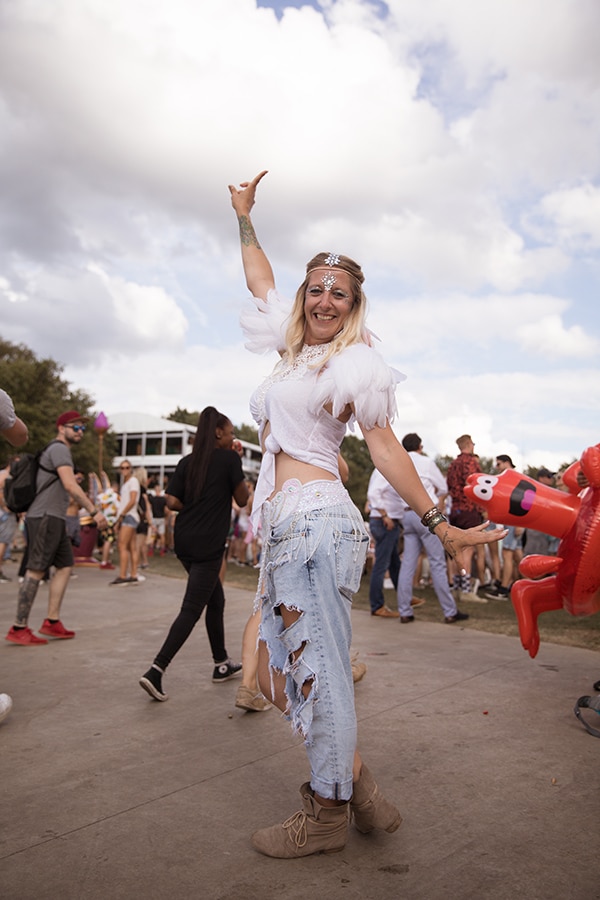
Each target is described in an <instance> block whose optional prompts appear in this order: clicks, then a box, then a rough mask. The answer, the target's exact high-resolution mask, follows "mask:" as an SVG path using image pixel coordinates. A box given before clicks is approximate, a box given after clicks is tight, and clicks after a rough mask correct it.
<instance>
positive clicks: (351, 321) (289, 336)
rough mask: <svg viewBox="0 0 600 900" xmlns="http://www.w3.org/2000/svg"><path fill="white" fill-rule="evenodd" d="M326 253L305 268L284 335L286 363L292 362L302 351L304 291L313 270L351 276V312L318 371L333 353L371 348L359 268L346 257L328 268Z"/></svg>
mask: <svg viewBox="0 0 600 900" xmlns="http://www.w3.org/2000/svg"><path fill="white" fill-rule="evenodd" d="M330 256H331V254H329V253H317V255H316V256H313V258H312V259H311V260H310V261H309V262H308V263H307V264H306V277H305V279H304V281H303V282H302V284H301V285H300V287H299V288H298V290H297V292H296V299H295V300H294V305H293V307H292V312H291V313H290V319H289V324H288V326H287V330H286V333H285V345H286V354H285V358H286V361H287V362H293V361H294V360H295V359H296V357H297V356H298V354H299V353H300V351H301V350H302V347H303V346H304V333H305V330H306V316H305V314H304V300H305V295H306V288H307V286H308V281H309V278H310V276H311V274H312V272H313V271H314V270H315V269H328V270H330V271H332V272H335V270H336V269H341V270H342V271H343V272H346V274H347V275H349V276H350V284H351V287H352V294H353V297H352V309H351V311H350V314H349V316H348V318H347V319H346V321H345V322H344V325H343V328H342V329H341V331H339V333H338V334H336V336H335V337H334V338H333V340H332V341H331V343H330V345H329V350H328V352H327V353H326V354H325V356H323V357H321V359H320V360H319V362H318V367H319V368H320V367H321V366H324V365H325V363H326V362H327V361H328V360H329V359H331V357H332V356H334V355H335V354H336V353H341V352H342V350H345V349H346V347H349V346H350V345H351V344H370V341H369V336H368V332H367V328H366V325H365V320H366V317H367V298H366V296H365V292H364V291H363V289H362V284H363V281H364V280H365V276H364V275H363V271H362V269H361V267H360V266H359V264H358V263H357V262H355V261H354V260H353V259H350V257H349V256H342V255H339V256H338V257H337V262H336V263H335V265H334V266H330V265H327V264H326V262H325V260H327V259H329V258H330Z"/></svg>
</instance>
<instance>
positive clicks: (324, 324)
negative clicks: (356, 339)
mask: <svg viewBox="0 0 600 900" xmlns="http://www.w3.org/2000/svg"><path fill="white" fill-rule="evenodd" d="M353 305H354V295H353V292H352V281H351V279H350V276H349V275H348V273H347V272H344V271H342V270H341V269H326V268H325V267H323V268H319V269H315V270H314V271H313V272H311V273H310V276H309V279H308V284H307V286H306V291H305V295H304V316H305V319H306V327H305V332H304V341H305V343H306V344H309V345H310V346H313V345H315V344H327V343H329V341H331V340H332V339H333V338H334V337H335V336H336V334H337V333H338V332H339V331H341V329H342V328H343V326H344V323H345V322H346V319H347V318H348V316H349V315H350V313H351V311H352V307H353Z"/></svg>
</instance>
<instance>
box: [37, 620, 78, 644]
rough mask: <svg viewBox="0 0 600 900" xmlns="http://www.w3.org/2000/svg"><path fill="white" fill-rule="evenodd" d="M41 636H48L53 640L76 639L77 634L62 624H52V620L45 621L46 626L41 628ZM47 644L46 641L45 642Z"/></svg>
mask: <svg viewBox="0 0 600 900" xmlns="http://www.w3.org/2000/svg"><path fill="white" fill-rule="evenodd" d="M40 634H47V635H48V637H53V638H63V639H66V638H74V637H75V632H74V631H69V630H68V628H65V626H64V625H63V623H62V622H51V621H50V619H44V624H43V625H42V627H41V628H40ZM44 643H46V641H44Z"/></svg>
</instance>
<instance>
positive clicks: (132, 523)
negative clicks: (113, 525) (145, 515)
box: [121, 513, 140, 528]
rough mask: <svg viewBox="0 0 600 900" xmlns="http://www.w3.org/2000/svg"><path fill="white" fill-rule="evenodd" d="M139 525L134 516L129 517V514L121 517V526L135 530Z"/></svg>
mask: <svg viewBox="0 0 600 900" xmlns="http://www.w3.org/2000/svg"><path fill="white" fill-rule="evenodd" d="M139 524H140V523H139V520H138V519H136V517H135V516H132V515H130V513H127V515H125V516H123V521H122V522H121V525H128V526H129V528H137V527H138V525H139Z"/></svg>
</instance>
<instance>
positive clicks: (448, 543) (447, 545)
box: [442, 527, 456, 559]
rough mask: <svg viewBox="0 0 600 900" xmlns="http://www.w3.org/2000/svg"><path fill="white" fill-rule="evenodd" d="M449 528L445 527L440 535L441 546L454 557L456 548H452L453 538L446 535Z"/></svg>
mask: <svg viewBox="0 0 600 900" xmlns="http://www.w3.org/2000/svg"><path fill="white" fill-rule="evenodd" d="M449 531H450V528H449V527H448V528H446V530H445V532H444V534H443V535H442V547H443V548H444V550H445V551H446V553H447V554H448V556H450V557H451V558H452V559H456V550H455V549H454V540H453V539H452V538H449V537H448V532H449Z"/></svg>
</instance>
